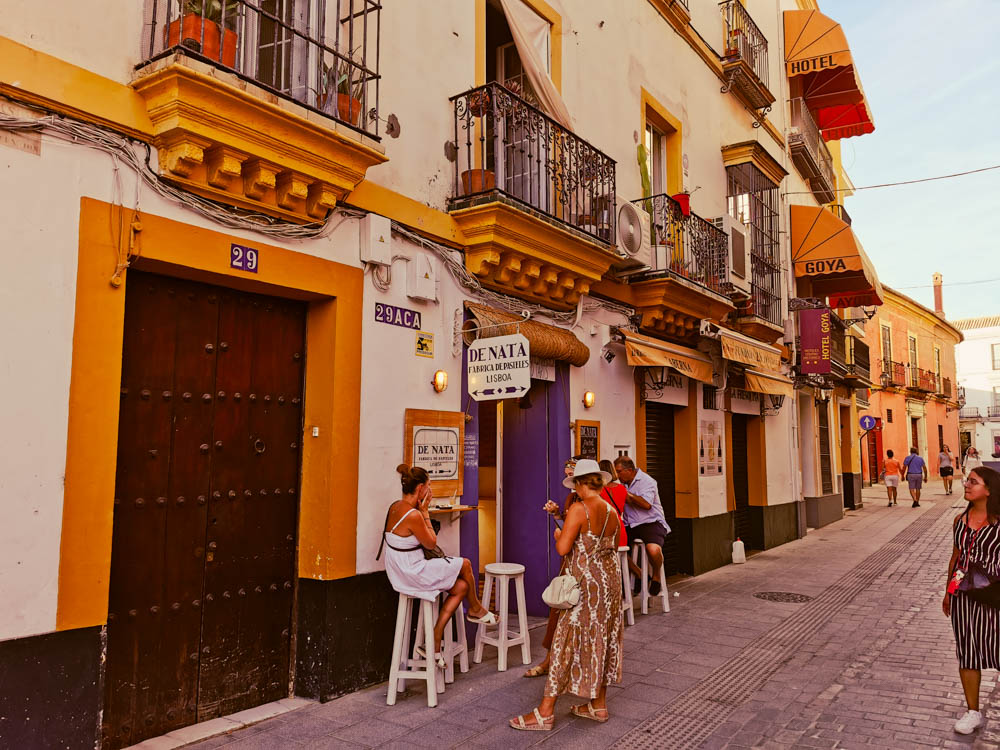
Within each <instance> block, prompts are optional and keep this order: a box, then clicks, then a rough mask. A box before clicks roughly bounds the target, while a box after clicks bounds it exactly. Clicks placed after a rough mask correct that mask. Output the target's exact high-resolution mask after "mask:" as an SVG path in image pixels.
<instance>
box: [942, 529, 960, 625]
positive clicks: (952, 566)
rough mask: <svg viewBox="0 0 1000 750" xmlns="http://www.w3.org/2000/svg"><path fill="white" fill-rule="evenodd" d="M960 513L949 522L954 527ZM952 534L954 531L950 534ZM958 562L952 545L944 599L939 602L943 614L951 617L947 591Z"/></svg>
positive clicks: (949, 596) (956, 550)
mask: <svg viewBox="0 0 1000 750" xmlns="http://www.w3.org/2000/svg"><path fill="white" fill-rule="evenodd" d="M961 517H962V516H961V515H958V516H955V520H954V521H952V522H951V526H952V528H953V529H954V527H955V526H956V525H957V524H958V519H959V518H961ZM952 536H954V533H953V534H952ZM957 563H958V547H955V546H952V548H951V559H950V560H949V561H948V577H947V578H945V582H944V588H945V592H944V601H942V602H941V609H942V611H943V612H944V614H945V617H951V594H949V593H948V584H949V583H951V577H952V575H953V574H954V573H955V565H956V564H957Z"/></svg>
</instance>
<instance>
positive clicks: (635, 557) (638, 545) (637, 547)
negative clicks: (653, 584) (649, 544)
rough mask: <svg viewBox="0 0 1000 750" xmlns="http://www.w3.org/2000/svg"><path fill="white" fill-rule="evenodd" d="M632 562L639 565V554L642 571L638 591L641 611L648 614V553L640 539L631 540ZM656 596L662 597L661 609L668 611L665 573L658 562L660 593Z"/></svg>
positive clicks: (668, 599) (668, 603)
mask: <svg viewBox="0 0 1000 750" xmlns="http://www.w3.org/2000/svg"><path fill="white" fill-rule="evenodd" d="M632 544H633V547H632V562H634V563H635V564H636V565H639V556H640V554H641V555H642V564H641V565H639V569H640V570H641V571H642V590H641V591H640V592H639V594H640V596H641V597H642V600H641V601H642V607H641V609H642V613H643V614H644V615H648V614H649V599H650V596H649V555H647V554H646V545H645V544H644V543H643V541H642V540H641V539H636V540H635V541H634V542H632ZM657 596H662V597H663V611H664V612H669V611H670V596H669V594H668V593H667V575H666V572H665V571H664V569H663V564H662V563H661V564H660V593H659V594H657Z"/></svg>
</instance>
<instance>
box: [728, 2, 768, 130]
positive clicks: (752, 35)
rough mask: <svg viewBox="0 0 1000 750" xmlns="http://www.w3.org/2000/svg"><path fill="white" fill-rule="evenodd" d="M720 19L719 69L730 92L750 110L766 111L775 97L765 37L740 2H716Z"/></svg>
mask: <svg viewBox="0 0 1000 750" xmlns="http://www.w3.org/2000/svg"><path fill="white" fill-rule="evenodd" d="M719 9H720V10H721V11H722V20H723V30H722V31H723V49H724V52H723V56H722V70H723V73H724V74H725V76H726V80H727V83H726V85H725V86H724V87H723V93H725V92H726V91H732V92H733V93H734V94H735V95H736V96H737V97H738V98H739V99H740V100H741V101H742V102H743V103H744V104H746V105H747V106H748V107H750V109H756V110H768V109H770V108H771V105H772V104H774V94H772V93H771V91H770V89H769V88H768V86H769V85H770V84H769V76H768V70H767V68H768V65H767V38H766V37H765V36H764V34H763V33H762V32H761V30H760V29H759V28H758V27H757V24H756V23H754V20H753V19H752V18H751V17H750V14H749V13H748V12H747V9H746V8H745V7H743V3H742V2H740V0H723V2H721V3H719Z"/></svg>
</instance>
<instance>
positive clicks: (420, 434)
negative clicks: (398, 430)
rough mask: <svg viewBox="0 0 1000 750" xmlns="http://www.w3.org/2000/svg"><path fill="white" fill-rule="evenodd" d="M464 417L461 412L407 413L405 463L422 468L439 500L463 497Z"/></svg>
mask: <svg viewBox="0 0 1000 750" xmlns="http://www.w3.org/2000/svg"><path fill="white" fill-rule="evenodd" d="M464 449H465V414H464V413H462V412H460V411H429V410H427V409H407V410H406V412H405V418H404V427H403V463H406V464H409V465H410V466H420V467H423V468H424V469H426V470H427V473H428V474H430V477H431V490H432V491H433V493H434V497H436V498H450V497H453V496H455V497H461V496H462V480H463V468H464V464H465V461H464V460H463V457H464Z"/></svg>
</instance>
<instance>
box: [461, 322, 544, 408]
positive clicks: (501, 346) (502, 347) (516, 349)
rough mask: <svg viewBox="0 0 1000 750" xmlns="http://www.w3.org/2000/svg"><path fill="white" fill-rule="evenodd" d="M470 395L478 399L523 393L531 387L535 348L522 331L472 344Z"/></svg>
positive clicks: (521, 394) (486, 399) (469, 365)
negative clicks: (533, 349)
mask: <svg viewBox="0 0 1000 750" xmlns="http://www.w3.org/2000/svg"><path fill="white" fill-rule="evenodd" d="M466 374H467V376H468V378H467V380H468V383H469V395H470V396H472V397H473V398H474V399H476V401H496V400H497V399H501V398H514V397H518V396H523V395H524V394H525V393H527V392H528V389H529V388H530V387H531V348H530V345H529V344H528V339H526V338H525V337H524V336H522V335H521V334H520V333H515V334H513V335H511V336H495V337H494V338H489V339H478V340H476V341H474V342H472V344H470V345H469V351H468V366H467V369H466Z"/></svg>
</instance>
